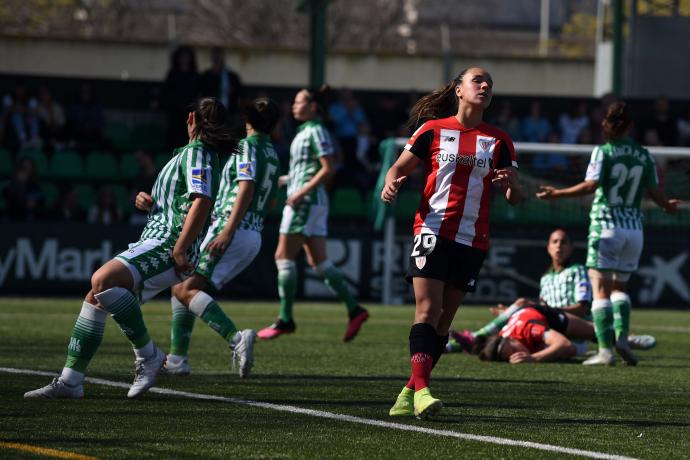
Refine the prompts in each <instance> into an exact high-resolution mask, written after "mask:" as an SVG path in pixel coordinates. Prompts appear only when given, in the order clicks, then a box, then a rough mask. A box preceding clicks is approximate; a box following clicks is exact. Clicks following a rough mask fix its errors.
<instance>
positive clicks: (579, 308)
mask: <svg viewBox="0 0 690 460" xmlns="http://www.w3.org/2000/svg"><path fill="white" fill-rule="evenodd" d="M589 309H590V303H589V302H586V301H582V302H577V303H574V304H572V305H567V306H565V307H563V308H561V310H563V311H564V312H566V313H570V314H571V315H575V316H578V317H580V318H584V317H585V316H587V315H588V314H589Z"/></svg>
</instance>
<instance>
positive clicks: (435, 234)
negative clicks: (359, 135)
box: [381, 67, 524, 418]
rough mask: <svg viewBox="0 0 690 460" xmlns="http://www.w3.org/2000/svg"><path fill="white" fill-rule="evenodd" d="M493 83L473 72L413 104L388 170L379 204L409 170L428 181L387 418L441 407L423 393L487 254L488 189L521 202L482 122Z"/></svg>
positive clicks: (507, 145) (511, 158) (498, 146)
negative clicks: (401, 380)
mask: <svg viewBox="0 0 690 460" xmlns="http://www.w3.org/2000/svg"><path fill="white" fill-rule="evenodd" d="M492 93H493V80H492V78H491V75H489V73H488V72H487V71H486V70H484V69H482V68H478V67H472V68H469V69H466V70H464V71H462V72H461V73H460V75H458V76H457V77H456V78H455V79H454V80H452V81H451V82H449V83H448V84H447V85H446V86H445V87H443V88H441V89H438V90H436V91H434V92H432V93H431V94H429V95H427V96H424V97H423V98H422V99H420V100H419V101H418V102H417V103H416V104H415V106H414V107H413V108H412V111H411V116H410V120H411V124H412V125H414V126H418V125H419V124H420V122H422V121H423V122H424V124H422V125H421V126H420V127H419V128H418V129H417V131H415V133H414V134H413V135H412V138H411V139H410V140H409V142H408V143H407V145H406V146H405V149H404V150H403V151H402V153H401V154H400V157H399V158H398V160H397V161H396V162H395V164H393V166H392V167H391V168H390V169H389V170H388V173H387V175H386V180H385V186H384V187H383V191H382V193H381V199H382V200H383V201H384V202H386V203H390V202H392V201H393V200H394V199H395V197H396V196H397V194H398V191H399V189H400V186H401V185H402V183H403V182H404V181H405V180H406V179H407V177H408V175H409V174H410V173H412V171H413V170H414V168H415V167H416V166H417V165H419V164H423V165H424V169H425V173H426V176H427V179H426V185H425V187H424V191H423V195H422V199H421V202H420V205H419V208H418V209H417V213H416V215H415V222H414V245H413V249H412V253H411V254H410V263H409V268H408V270H407V276H406V279H407V280H408V282H411V283H412V285H413V287H414V293H415V299H416V311H415V317H414V322H413V325H412V328H411V329H410V336H409V342H410V355H411V364H412V376H411V377H410V379H409V381H408V382H407V385H406V386H405V387H404V388H403V389H402V391H401V392H400V394H399V395H398V398H397V400H396V402H395V405H394V406H393V407H392V408H391V409H390V412H389V414H390V415H391V416H403V415H416V416H418V417H420V418H426V417H428V416H430V415H433V414H435V413H436V412H438V411H439V410H440V409H441V408H442V407H443V404H442V403H441V401H440V400H439V399H436V398H434V397H433V396H432V395H431V393H430V391H429V378H430V377H431V370H432V368H433V367H434V365H435V364H436V363H437V362H438V360H439V358H440V357H441V354H442V353H443V351H444V350H445V347H446V343H447V342H448V330H449V328H450V325H451V323H452V322H453V317H454V316H455V312H456V311H457V309H458V306H459V305H460V303H461V302H462V299H463V298H464V296H465V293H467V292H474V290H475V285H476V282H477V276H478V274H479V270H480V268H481V266H482V263H483V262H484V257H485V255H486V251H487V249H488V247H489V211H490V204H491V188H492V184H495V185H497V186H498V187H500V188H501V189H502V190H503V191H504V196H505V199H506V200H507V201H508V202H509V203H511V204H516V203H518V202H519V201H520V200H522V199H523V198H524V192H523V190H522V187H521V186H520V183H519V181H518V176H517V162H516V157H515V150H514V148H513V142H512V140H511V139H510V137H509V136H508V135H507V134H506V133H504V132H503V131H501V130H499V129H497V128H494V127H492V126H490V125H488V124H486V123H484V122H483V121H482V117H483V114H484V110H486V108H487V107H488V106H489V104H490V103H491V97H492Z"/></svg>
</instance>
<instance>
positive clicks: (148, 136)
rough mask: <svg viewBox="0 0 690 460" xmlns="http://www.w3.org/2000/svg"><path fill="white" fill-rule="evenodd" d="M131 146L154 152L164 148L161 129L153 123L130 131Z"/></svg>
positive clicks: (163, 135) (163, 137) (163, 136)
mask: <svg viewBox="0 0 690 460" xmlns="http://www.w3.org/2000/svg"><path fill="white" fill-rule="evenodd" d="M131 145H132V147H133V148H135V149H143V150H148V151H150V152H155V151H158V150H160V149H162V148H163V147H165V133H164V132H163V127H162V126H160V125H159V124H155V123H147V124H144V125H139V126H137V127H135V128H134V130H133V131H132V137H131Z"/></svg>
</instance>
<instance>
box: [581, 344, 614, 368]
mask: <svg viewBox="0 0 690 460" xmlns="http://www.w3.org/2000/svg"><path fill="white" fill-rule="evenodd" d="M582 364H583V365H584V366H613V365H614V364H616V357H615V356H613V351H611V350H610V349H609V348H601V349H600V350H599V353H597V354H596V355H594V356H592V357H591V358H587V359H586V360H584V361H583V362H582Z"/></svg>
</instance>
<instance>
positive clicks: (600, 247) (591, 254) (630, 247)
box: [587, 228, 644, 273]
mask: <svg viewBox="0 0 690 460" xmlns="http://www.w3.org/2000/svg"><path fill="white" fill-rule="evenodd" d="M643 245H644V236H643V233H642V230H638V229H629V228H608V229H602V230H600V231H598V232H592V231H591V230H590V234H589V247H588V250H587V267H588V268H594V269H597V270H607V271H616V272H623V273H632V272H634V271H635V270H637V267H638V265H639V262H640V255H641V254H642V246H643Z"/></svg>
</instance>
